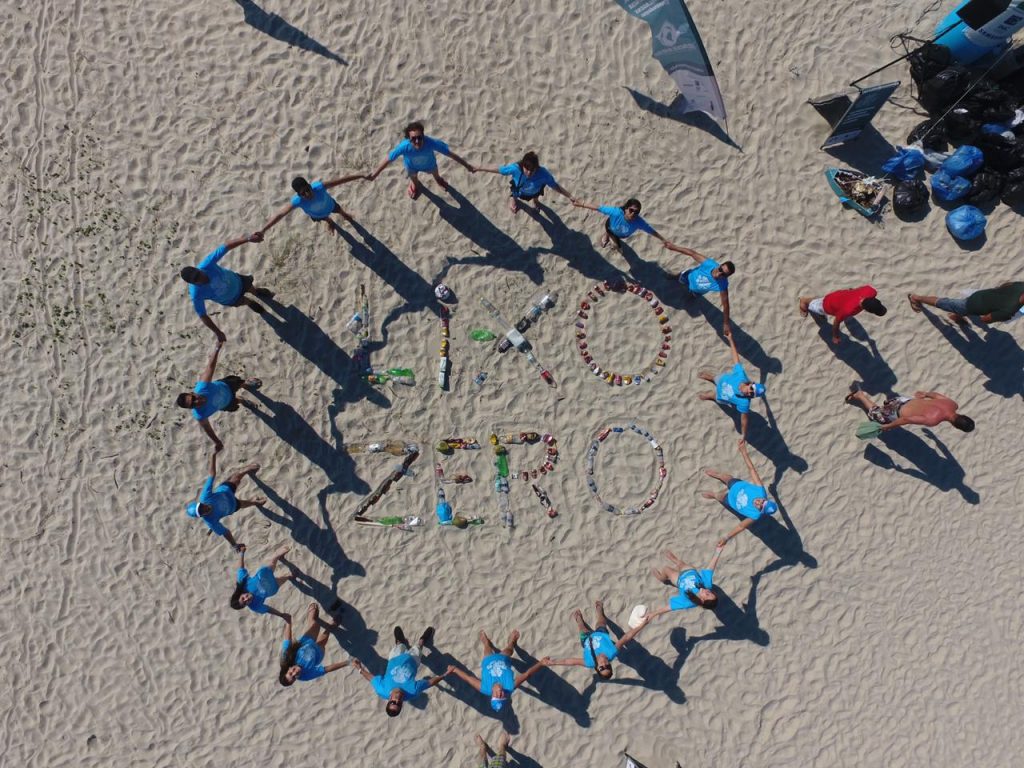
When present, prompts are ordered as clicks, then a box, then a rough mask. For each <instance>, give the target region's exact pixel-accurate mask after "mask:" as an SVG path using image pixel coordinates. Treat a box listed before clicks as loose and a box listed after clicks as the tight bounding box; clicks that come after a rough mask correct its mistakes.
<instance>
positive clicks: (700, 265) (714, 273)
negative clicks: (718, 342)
mask: <svg viewBox="0 0 1024 768" xmlns="http://www.w3.org/2000/svg"><path fill="white" fill-rule="evenodd" d="M663 245H664V246H665V247H666V248H668V249H669V250H670V251H675V252H676V253H681V254H683V255H684V256H689V257H690V258H691V259H693V260H694V261H695V262H697V266H696V267H694V268H692V269H687V270H685V271H683V272H681V273H680V274H679V282H680V283H682V284H683V290H684V291H685V292H686V294H687V295H688V296H690V297H691V298H692V297H696V296H703V295H704V294H706V293H718V294H720V295H721V297H722V333H725V332H726V331H730V330H732V327H731V326H730V325H729V278H730V277H732V276H733V275H734V274H736V265H735V264H733V263H732V262H731V261H723V262H722V263H718V262H717V261H715V260H714V259H709V258H708V257H707V256H704V255H703V254H701V253H698V252H697V251H695V250H693V249H692V248H687V247H686V246H683V245H676V244H675V243H670V242H668V241H666V242H665V243H663Z"/></svg>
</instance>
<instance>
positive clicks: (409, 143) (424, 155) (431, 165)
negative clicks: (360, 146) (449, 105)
mask: <svg viewBox="0 0 1024 768" xmlns="http://www.w3.org/2000/svg"><path fill="white" fill-rule="evenodd" d="M403 133H404V134H405V138H404V139H403V140H402V141H400V142H398V144H396V145H395V147H394V148H393V149H392V150H391V151H390V152H388V156H387V157H386V158H385V159H384V162H382V163H381V164H380V165H379V166H377V168H376V169H375V170H374V171H373V172H372V173H369V174H367V175H366V178H367V179H369V180H370V181H373V180H374V179H376V178H377V177H378V176H380V173H381V171H383V170H384V169H385V168H387V167H388V166H389V165H391V163H393V162H394V161H395V160H397V159H398V158H402V163H403V165H404V166H405V174H406V176H408V177H409V188H408V190H406V191H407V193H408V195H409V197H411V198H412V199H413V200H415V199H416V198H417V197H419V196H420V192H422V191H423V185H422V184H421V183H420V174H421V173H429V174H430V175H431V176H433V177H434V181H436V182H437V183H438V185H440V187H441V189H443V190H445V191H447V190H448V182H447V181H445V180H444V179H443V178H442V177H441V174H440V173H439V172H438V170H437V155H436V153H437V152H440V153H441V154H442V155H444V156H446V157H450V158H451V159H452V160H454V161H455V162H457V163H458V164H459V165H461V166H462V167H463V168H465V169H466V170H467V171H469V172H470V173H473V172H474V171H475V170H476V169H475V168H474V167H473V166H472V165H470V164H469V163H467V162H466V161H465V160H463V159H462V158H461V157H459V156H458V155H457V154H455V153H454V152H452V150H451V148H450V147H449V146H448V145H447V144H445V143H444V142H443V141H441V140H439V139H435V138H433V137H431V136H427V135H426V133H424V129H423V123H420V122H415V123H409V124H408V125H407V126H405V130H404V131H403Z"/></svg>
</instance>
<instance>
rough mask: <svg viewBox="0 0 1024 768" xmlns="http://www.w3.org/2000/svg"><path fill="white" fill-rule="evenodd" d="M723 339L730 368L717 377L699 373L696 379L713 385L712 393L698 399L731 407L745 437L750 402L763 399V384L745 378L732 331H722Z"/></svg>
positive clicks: (705, 393)
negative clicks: (758, 398) (729, 357)
mask: <svg viewBox="0 0 1024 768" xmlns="http://www.w3.org/2000/svg"><path fill="white" fill-rule="evenodd" d="M724 333H725V338H727V339H728V340H729V349H730V350H731V351H732V368H730V369H729V370H728V371H726V372H725V373H721V374H719V375H718V376H712V375H711V373H710V372H709V371H700V372H699V373H698V374H697V378H699V379H703V380H704V381H709V382H711V383H712V384H714V385H715V389H714V391H713V392H701V393H700V394H699V395H698V397H700V399H701V400H714V401H715V402H716V403H719V404H720V405H731V406H733V407H734V408H735V409H736V410H737V411H739V414H740V433H741V434H742V435H743V437H746V436H747V421H748V417H747V414H748V413H750V400H751V399H752V398H755V397H764V393H765V388H764V384H760V383H754V382H752V381H751V380H750V377H749V376H747V372H746V370H745V369H744V368H743V363H741V362H740V353H739V352H738V351H737V350H736V340H735V339H733V337H732V329H731V328H730V329H729V330H726V331H724Z"/></svg>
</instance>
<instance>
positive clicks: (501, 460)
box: [494, 453, 508, 477]
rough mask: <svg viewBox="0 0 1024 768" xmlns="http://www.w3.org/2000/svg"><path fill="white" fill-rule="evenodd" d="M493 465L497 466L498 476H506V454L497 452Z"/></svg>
mask: <svg viewBox="0 0 1024 768" xmlns="http://www.w3.org/2000/svg"><path fill="white" fill-rule="evenodd" d="M494 466H495V467H497V468H498V477H508V454H504V453H502V454H499V455H498V457H497V458H496V459H495V460H494Z"/></svg>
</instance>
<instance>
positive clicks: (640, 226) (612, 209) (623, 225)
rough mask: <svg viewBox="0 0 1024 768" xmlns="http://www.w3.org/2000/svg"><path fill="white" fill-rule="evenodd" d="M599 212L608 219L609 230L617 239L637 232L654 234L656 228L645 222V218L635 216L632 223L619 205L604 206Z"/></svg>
mask: <svg viewBox="0 0 1024 768" xmlns="http://www.w3.org/2000/svg"><path fill="white" fill-rule="evenodd" d="M597 210H599V211H600V212H601V213H603V214H604V215H605V216H607V217H608V228H609V229H610V230H611V231H612V234H613V235H615V236H616V237H621V238H623V239H625V238H627V237H629V236H630V235H632V234H633V233H634V232H636V231H637V230H639V231H641V232H646V233H647V234H649V235H653V234H654V227H652V226H651V225H650V224H648V223H647V222H646V221H644V217H643V216H634V217H633V220H632V221H630V220H629V219H627V218H626V212H625V211H624V210H623V209H622V208H620V207H619V206H617V205H602V206H601V207H600V208H598V209H597Z"/></svg>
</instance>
